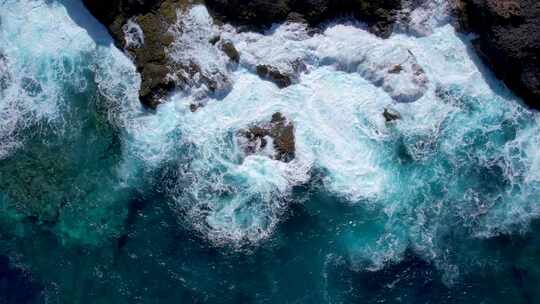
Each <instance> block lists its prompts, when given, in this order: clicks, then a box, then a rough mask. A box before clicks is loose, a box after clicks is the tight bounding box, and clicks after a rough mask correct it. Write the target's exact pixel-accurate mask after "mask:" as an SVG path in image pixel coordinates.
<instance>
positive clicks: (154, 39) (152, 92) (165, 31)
mask: <svg viewBox="0 0 540 304" xmlns="http://www.w3.org/2000/svg"><path fill="white" fill-rule="evenodd" d="M84 4H85V5H86V7H87V8H88V10H89V11H90V12H91V13H92V14H93V15H94V16H95V17H96V18H97V19H98V20H99V21H100V22H101V23H103V24H104V25H105V26H106V27H107V29H108V30H109V32H110V33H111V35H112V37H113V39H114V41H115V43H116V45H117V46H118V47H119V48H121V49H125V50H126V52H127V53H128V54H129V55H130V56H131V57H132V58H133V61H134V63H135V65H136V66H137V70H138V71H139V73H140V74H141V79H142V82H141V89H140V92H139V95H140V99H141V102H142V103H143V104H144V105H145V106H147V107H149V108H152V109H155V108H156V106H157V105H158V104H159V103H160V99H161V98H163V97H165V96H166V95H167V94H168V93H169V92H170V91H171V90H172V89H173V88H174V87H175V81H174V80H173V78H174V77H170V74H171V73H172V74H173V75H181V72H182V71H187V72H188V73H187V74H188V75H189V74H191V73H193V69H191V70H190V69H189V68H190V67H180V66H176V65H174V64H171V62H170V60H169V58H168V57H167V54H166V50H167V48H168V47H169V46H170V45H171V44H172V42H173V40H174V37H173V36H172V34H171V32H170V31H169V28H170V26H171V25H172V24H174V23H175V22H176V19H177V10H178V9H185V8H186V7H187V5H188V1H185V0H181V1H180V0H147V1H143V0H114V1H92V0H84ZM128 23H132V24H134V25H136V26H137V27H139V28H140V29H141V31H142V35H143V37H141V42H142V41H144V43H135V44H129V43H126V41H128V39H127V38H126V37H127V35H131V34H132V33H133V31H130V30H129V27H126V25H127V24H128Z"/></svg>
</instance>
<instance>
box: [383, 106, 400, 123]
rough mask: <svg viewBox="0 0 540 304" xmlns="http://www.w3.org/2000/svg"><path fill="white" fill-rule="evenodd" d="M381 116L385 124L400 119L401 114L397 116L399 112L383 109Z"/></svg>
mask: <svg viewBox="0 0 540 304" xmlns="http://www.w3.org/2000/svg"><path fill="white" fill-rule="evenodd" d="M382 115H383V117H384V120H385V121H386V122H392V121H395V120H398V119H401V114H399V112H398V111H396V110H394V109H388V108H385V109H384V111H383V114H382Z"/></svg>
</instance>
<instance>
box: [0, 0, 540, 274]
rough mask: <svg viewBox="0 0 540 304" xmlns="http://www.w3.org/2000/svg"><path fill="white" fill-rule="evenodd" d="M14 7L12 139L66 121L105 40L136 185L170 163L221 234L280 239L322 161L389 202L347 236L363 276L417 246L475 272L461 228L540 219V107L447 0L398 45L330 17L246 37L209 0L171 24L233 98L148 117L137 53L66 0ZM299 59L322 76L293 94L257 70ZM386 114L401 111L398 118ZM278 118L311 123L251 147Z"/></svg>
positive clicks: (182, 209) (8, 106) (329, 178)
mask: <svg viewBox="0 0 540 304" xmlns="http://www.w3.org/2000/svg"><path fill="white" fill-rule="evenodd" d="M426 3H427V2H426ZM437 3H439V2H437ZM2 4H3V5H5V4H4V3H2ZM8 4H9V5H11V8H12V9H9V10H1V11H0V17H1V18H2V21H3V22H2V33H1V35H0V42H1V43H2V47H3V48H4V49H3V50H2V51H3V52H5V54H6V57H7V58H8V60H7V63H6V64H4V65H5V66H4V67H2V68H3V69H7V70H8V71H9V74H10V82H9V85H8V87H7V88H6V89H4V90H3V91H2V93H1V94H4V95H2V96H3V98H2V100H0V109H1V110H2V111H0V112H2V113H1V114H0V115H5V116H1V118H2V121H0V132H2V133H1V134H0V137H1V138H4V137H5V138H10V140H11V138H14V140H15V141H11V142H12V144H15V145H17V144H18V145H20V143H18V142H17V141H16V136H15V135H16V134H17V130H20V129H21V128H23V126H25V125H26V124H29V123H34V122H35V121H38V120H39V119H48V120H50V119H56V118H57V117H58V113H59V111H58V109H59V107H60V106H62V105H65V104H68V102H67V101H65V100H63V99H62V97H61V94H60V93H59V92H60V91H61V90H62V89H63V88H62V87H61V86H58V83H63V81H64V82H65V81H66V80H75V81H74V83H76V84H77V83H79V82H81V83H82V80H80V79H78V78H77V77H78V75H81V74H82V73H81V71H80V70H77V66H79V64H78V63H80V61H79V60H82V59H80V57H81V54H87V52H86V51H88V50H96V48H97V51H96V52H92V53H91V54H92V56H93V57H92V59H93V60H95V62H96V63H99V64H95V65H92V67H91V69H92V71H93V72H94V73H95V77H96V79H95V81H96V83H97V85H98V88H99V91H100V93H101V94H102V95H104V96H105V97H107V100H109V101H111V104H110V105H109V108H110V115H111V120H113V121H115V122H116V123H118V125H119V126H121V127H122V130H123V133H122V136H123V149H124V155H123V157H124V163H123V165H122V167H121V168H120V171H121V174H123V176H125V179H124V182H125V184H126V185H135V184H136V183H135V181H137V180H138V179H140V178H141V177H143V178H144V177H147V176H148V175H145V174H144V173H145V172H148V171H149V172H156V171H158V170H163V171H165V172H167V173H170V175H168V176H171V177H173V178H174V182H172V183H171V185H168V187H167V193H166V194H167V195H168V198H169V203H170V205H171V206H172V207H173V209H174V210H176V211H177V212H178V218H179V221H181V222H183V223H186V224H188V225H189V227H192V228H193V229H196V230H197V231H198V232H199V233H201V235H203V236H205V237H207V238H208V239H209V240H211V241H213V242H215V243H217V244H224V243H228V244H233V245H236V244H242V243H244V242H249V243H251V244H256V243H257V242H259V241H261V240H262V239H265V238H267V237H269V236H271V235H272V233H273V231H274V230H275V228H276V227H277V225H278V224H279V223H280V221H281V220H282V219H283V217H284V213H285V211H286V210H287V208H288V203H289V202H288V200H289V199H290V197H289V196H290V194H291V189H292V188H293V187H294V186H295V185H299V184H302V183H304V182H306V181H308V180H309V179H310V174H311V172H312V171H313V170H314V169H315V170H320V171H321V172H323V179H322V183H323V186H324V188H325V189H326V190H327V191H328V192H331V193H332V194H333V195H335V196H338V197H340V198H343V200H345V201H347V202H348V203H349V204H351V205H354V206H366V208H368V209H369V210H371V211H373V210H375V211H373V212H378V213H377V217H376V218H375V219H373V222H374V224H373V226H371V228H372V231H365V230H362V231H359V230H354V229H353V228H351V229H350V232H347V233H344V234H343V235H344V236H343V238H342V239H340V240H338V243H340V244H343V246H345V247H346V248H347V249H348V250H349V258H350V260H351V261H352V262H353V265H354V267H358V268H362V269H370V270H376V269H379V268H380V267H382V266H384V265H385V263H387V262H388V261H395V260H398V259H400V258H401V256H402V255H403V253H404V251H405V250H406V249H407V248H411V249H413V250H415V251H416V252H417V253H418V254H420V255H422V256H423V257H425V258H426V259H430V260H433V261H435V265H437V266H438V267H439V268H440V269H442V270H444V271H446V273H447V276H448V280H451V279H452V277H453V276H455V275H456V274H458V273H459V272H460V269H458V268H457V266H456V265H455V264H454V263H453V262H452V261H450V258H451V255H450V254H448V252H447V250H446V249H447V248H446V247H445V246H446V243H445V241H444V240H445V239H444V237H446V236H447V235H448V234H451V232H453V230H454V229H465V231H466V233H468V234H467V237H468V238H470V237H473V238H474V237H477V238H484V237H491V236H493V235H496V234H499V233H511V232H514V231H516V230H520V231H521V230H524V229H526V227H527V224H528V223H529V221H530V220H531V219H533V218H538V216H540V214H539V213H540V207H539V206H540V174H539V173H538V172H540V155H539V154H538V151H537V147H538V144H540V138H539V135H538V134H540V132H539V125H540V118H539V115H538V114H537V113H532V112H531V111H529V110H527V109H525V108H524V107H523V106H521V105H520V104H519V101H518V100H517V99H516V98H515V97H514V96H513V95H512V94H511V93H510V92H509V91H508V90H507V89H506V88H505V87H504V86H503V85H502V84H501V83H500V82H499V81H498V80H496V79H495V78H494V77H493V75H492V74H491V73H490V72H489V71H487V70H486V69H485V68H484V67H483V66H482V64H481V62H480V61H479V60H478V58H476V57H475V56H474V55H471V53H470V51H469V49H468V48H469V47H470V45H469V42H468V41H467V37H463V36H460V35H459V34H456V33H455V31H454V29H453V28H452V27H451V26H450V25H449V24H447V23H446V22H447V21H448V19H447V16H446V15H444V14H433V13H432V12H433V9H436V10H438V9H439V8H440V6H438V5H435V6H431V5H428V6H427V7H424V6H422V10H423V11H417V12H416V13H415V12H413V19H414V20H416V21H414V20H413V21H414V22H413V24H416V25H415V26H419V27H420V29H417V30H415V31H413V32H412V34H411V32H407V31H401V32H399V33H396V34H394V35H392V36H391V37H390V38H389V39H386V40H382V39H380V38H377V37H375V36H373V35H372V34H370V33H368V32H367V31H365V30H364V29H362V27H359V26H357V24H355V23H346V24H331V25H329V26H328V27H327V28H326V29H325V30H324V31H323V32H322V33H320V34H316V35H314V36H310V35H308V34H307V32H306V30H305V28H304V27H303V26H302V25H299V24H283V25H276V26H275V27H274V28H273V29H272V30H271V31H269V32H267V33H265V34H260V33H237V32H236V31H235V30H234V29H233V28H232V27H230V26H224V27H223V28H221V29H219V28H217V27H216V26H215V25H214V24H213V23H212V21H211V20H210V17H209V15H208V13H207V12H206V10H205V9H204V7H202V6H195V7H194V8H193V9H192V10H190V11H188V12H183V13H180V14H181V15H180V16H179V17H180V23H179V24H178V25H177V26H176V27H173V28H172V29H171V30H172V31H173V32H174V33H175V37H176V41H175V43H174V44H173V47H172V48H171V49H170V50H169V52H170V53H169V54H170V55H171V56H172V58H173V59H174V60H175V61H176V62H177V63H189V62H192V63H195V64H197V65H199V66H200V67H201V72H200V75H199V76H200V77H203V76H204V77H216V75H221V76H223V77H221V76H219V77H218V78H219V79H221V80H223V82H220V86H222V88H226V87H228V86H230V87H228V88H227V89H226V90H225V89H224V91H227V92H228V94H226V95H225V94H223V95H220V96H215V95H212V94H209V95H207V94H206V93H208V92H207V91H206V89H207V88H205V87H204V86H201V87H197V86H195V88H194V89H192V90H187V92H179V93H178V94H176V95H174V96H172V97H171V98H170V100H169V102H167V103H165V104H162V105H160V106H159V107H158V109H157V111H156V113H149V112H145V111H144V110H143V109H142V107H141V106H140V104H139V102H138V100H137V90H138V86H139V83H140V78H139V77H138V76H137V74H136V72H135V68H134V66H133V65H132V64H131V63H130V61H129V60H128V59H127V58H126V57H125V56H123V55H122V53H121V52H120V51H118V50H116V49H114V48H112V47H110V46H107V47H102V46H99V45H96V44H95V41H93V40H92V39H91V38H90V37H89V35H88V33H86V32H85V31H84V30H83V29H82V28H80V27H79V26H77V25H76V24H74V22H73V20H72V19H70V18H68V17H67V15H68V14H66V11H65V10H64V8H63V6H62V5H60V4H55V3H52V4H48V5H50V7H48V8H47V9H46V12H47V14H43V11H39V10H38V9H34V8H35V7H32V5H37V4H41V5H45V4H44V2H40V1H35V2H28V1H25V2H22V1H21V2H19V1H8ZM29 5H30V6H29ZM21 12H24V14H25V15H24V16H25V18H20V14H21ZM38 13H39V14H38ZM415 14H416V15H415ZM414 16H417V17H414ZM26 20H36V22H35V23H34V22H32V23H29V22H26ZM58 20H61V21H62V22H61V24H60V23H59V22H58ZM220 31H221V32H220ZM217 34H220V35H221V36H222V39H227V40H230V41H232V42H233V43H234V44H235V46H236V48H237V49H238V50H239V52H240V56H241V57H240V58H241V59H240V63H239V66H238V68H237V69H233V68H231V67H230V66H228V59H227V58H226V56H225V55H224V54H223V53H222V52H221V51H220V50H219V49H218V48H217V47H216V46H214V45H212V44H211V43H210V42H209V41H210V38H212V37H213V36H214V35H217ZM40 35H41V36H40ZM39 37H43V38H39ZM36 39H42V40H38V41H40V43H36ZM45 41H47V43H45ZM51 41H52V43H50V42H51ZM59 58H60V59H59ZM298 60H300V61H302V62H303V63H304V64H306V66H307V69H306V71H305V72H303V73H299V74H297V75H295V77H297V78H296V83H294V84H293V85H292V86H289V87H287V88H284V89H279V88H278V87H277V86H276V85H274V84H273V83H271V82H269V81H265V80H261V79H260V78H259V77H258V76H257V75H256V74H255V67H256V65H258V64H268V65H271V66H274V67H276V68H278V69H280V70H282V71H284V72H290V73H292V72H294V71H293V69H292V68H291V67H292V64H294V63H295V62H298ZM50 64H54V65H55V66H54V68H50V66H49V65H50ZM396 65H400V66H401V68H400V69H399V73H397V70H398V69H395V70H394V68H395V66H396ZM419 68H421V70H422V72H420V70H419ZM59 70H60V71H62V72H61V73H59V74H53V73H52V72H51V71H59ZM390 70H393V71H394V72H396V73H389V71H390ZM35 75H43V76H42V77H35ZM220 77H221V78H220ZM24 79H26V80H24ZM36 82H37V83H39V87H41V91H40V92H38V91H36V89H35V88H37V87H38V86H37V84H36ZM195 83H198V82H196V81H194V82H193V84H195ZM233 84H234V85H233ZM25 88H27V89H26V90H25ZM32 88H34V89H32ZM199 89H201V90H199ZM229 89H230V91H228V90H229ZM201 91H204V93H205V94H202V95H200V94H198V93H199V92H201ZM20 92H23V95H20V94H19V93H20ZM224 93H225V92H224ZM32 95H33V96H32ZM203 95H204V96H205V98H207V99H206V100H205V103H206V106H204V107H202V108H200V109H199V110H197V111H196V112H194V113H192V112H191V111H190V109H189V105H190V104H191V103H192V102H193V101H194V99H197V100H198V99H199V98H200V96H203ZM4 96H7V97H4ZM17 96H23V97H24V98H22V97H17ZM401 101H407V102H406V103H404V102H401ZM385 108H392V109H393V110H395V111H397V112H399V113H400V115H401V119H400V120H398V121H395V122H391V123H387V122H385V119H384V117H383V115H382V113H383V112H384V109H385ZM275 112H281V113H282V114H283V115H284V116H286V117H287V118H288V119H289V120H290V121H291V122H292V123H293V124H294V128H295V139H296V158H295V159H294V160H293V161H292V162H290V163H283V162H280V161H275V160H272V159H270V158H268V157H267V156H265V155H261V154H256V155H249V156H246V155H244V154H243V151H242V149H241V148H240V147H239V146H238V141H237V140H236V138H235V137H236V134H237V131H238V130H241V129H245V128H246V127H248V126H250V125H253V124H257V123H261V122H263V123H264V122H267V121H268V120H269V119H270V117H271V116H272V114H273V113H275ZM4 117H6V118H5V119H4ZM6 147H7V146H6ZM13 147H15V146H13ZM2 149H6V150H7V149H8V148H2ZM10 149H11V148H10ZM167 182H170V181H167ZM456 223H457V224H456ZM456 226H459V227H456Z"/></svg>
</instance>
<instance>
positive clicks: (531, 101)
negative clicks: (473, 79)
mask: <svg viewBox="0 0 540 304" xmlns="http://www.w3.org/2000/svg"><path fill="white" fill-rule="evenodd" d="M454 7H455V12H456V15H457V17H458V22H459V24H458V27H459V29H460V30H462V31H466V32H470V31H471V32H474V33H476V34H478V38H477V39H475V40H474V41H473V46H474V49H475V50H476V52H477V53H478V55H479V56H480V58H482V60H484V62H486V63H487V64H488V65H489V66H490V67H491V68H492V69H493V71H494V73H495V75H496V76H497V77H498V78H500V79H502V80H503V81H504V82H505V83H506V85H507V86H508V87H509V88H510V89H512V90H513V91H514V92H515V93H516V94H517V95H519V96H520V97H522V98H523V99H524V101H525V103H527V104H528V105H529V106H531V107H533V108H536V109H540V2H539V1H538V0H454Z"/></svg>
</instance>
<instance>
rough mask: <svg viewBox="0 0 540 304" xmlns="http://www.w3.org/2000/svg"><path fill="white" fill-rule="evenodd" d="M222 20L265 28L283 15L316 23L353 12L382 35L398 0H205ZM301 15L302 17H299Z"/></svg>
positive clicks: (388, 27) (388, 28)
mask: <svg viewBox="0 0 540 304" xmlns="http://www.w3.org/2000/svg"><path fill="white" fill-rule="evenodd" d="M206 5H207V6H208V8H209V9H211V10H212V11H213V14H214V16H215V17H216V18H219V19H221V20H222V21H226V22H232V23H237V24H241V25H249V26H253V27H258V28H265V27H267V26H269V25H271V24H272V23H276V22H282V21H284V20H286V19H289V21H290V20H302V21H303V20H305V21H306V22H308V23H309V24H311V25H317V24H319V23H321V22H324V21H326V20H329V19H331V18H335V17H339V16H342V15H351V14H352V15H353V16H354V17H356V18H357V19H359V20H361V21H363V22H366V23H367V24H368V27H369V30H370V31H371V32H372V33H374V34H376V35H378V36H381V37H388V36H390V34H391V33H392V28H393V25H394V23H395V21H396V15H397V12H398V11H399V9H400V8H401V1H400V0H377V1H375V0H341V1H331V0H207V1H206ZM300 15H301V16H303V17H300Z"/></svg>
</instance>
